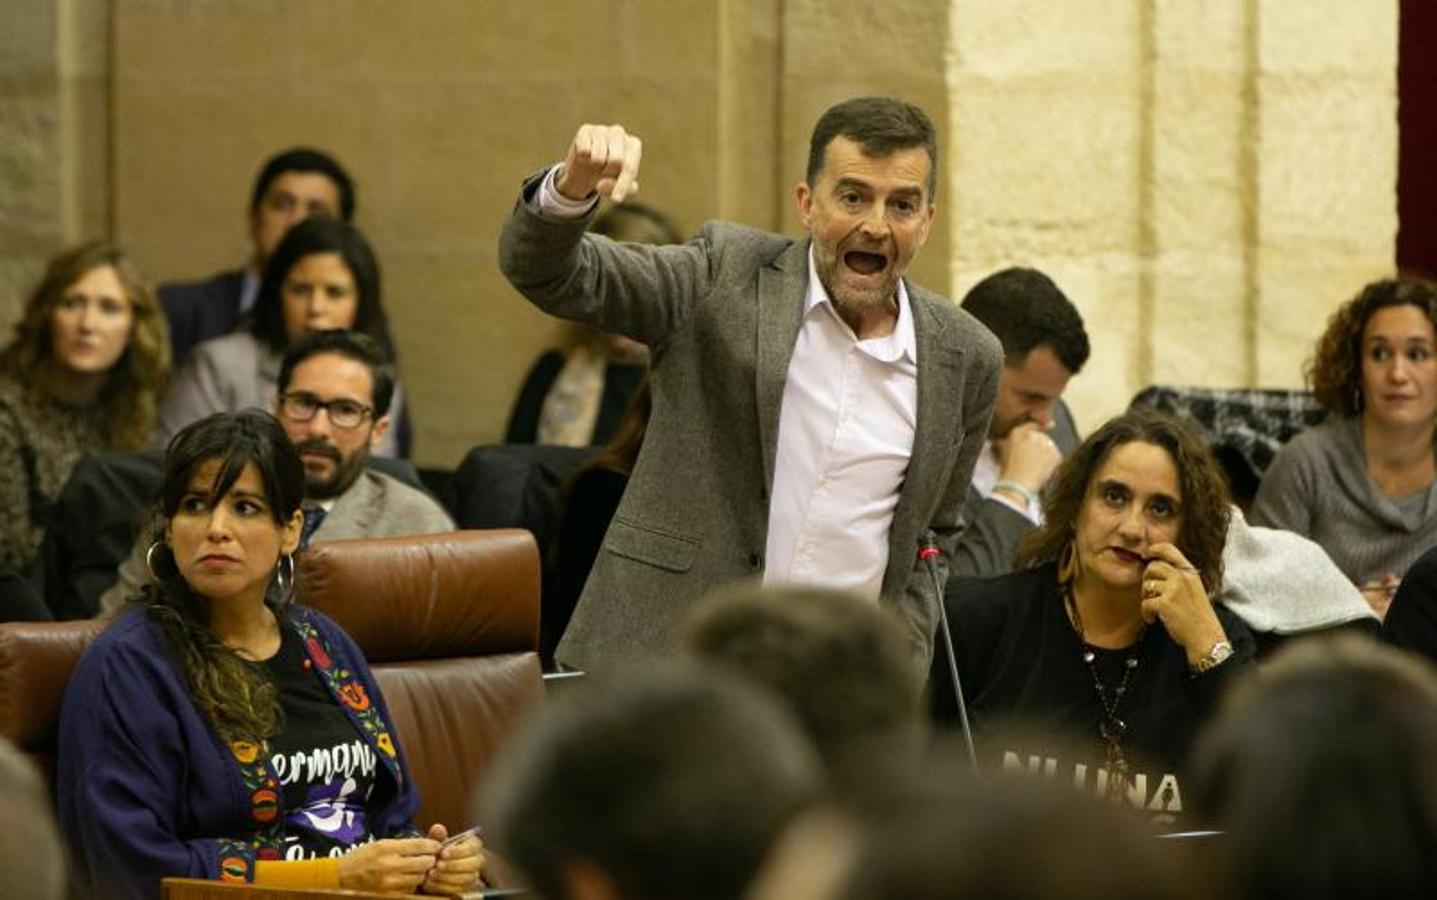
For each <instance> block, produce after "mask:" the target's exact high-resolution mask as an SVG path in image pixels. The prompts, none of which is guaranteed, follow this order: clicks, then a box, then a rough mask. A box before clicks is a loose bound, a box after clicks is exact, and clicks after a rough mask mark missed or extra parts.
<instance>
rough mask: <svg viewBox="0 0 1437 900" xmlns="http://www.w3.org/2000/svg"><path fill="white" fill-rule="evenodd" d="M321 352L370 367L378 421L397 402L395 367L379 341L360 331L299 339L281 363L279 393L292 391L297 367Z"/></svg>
mask: <svg viewBox="0 0 1437 900" xmlns="http://www.w3.org/2000/svg"><path fill="white" fill-rule="evenodd" d="M321 353H334V354H336V355H338V356H343V357H344V358H346V359H352V360H354V361H355V362H357V363H361V364H362V365H363V366H364V367H365V368H367V369H368V370H369V378H370V383H371V384H373V385H374V389H373V390H372V391H371V393H372V394H373V396H372V397H371V398H370V403H371V405H372V406H373V407H374V417H375V418H376V419H378V418H380V417H381V416H383V415H384V414H385V413H387V412H389V404H390V402H391V401H392V400H393V399H394V365H393V364H392V363H391V362H390V361H389V356H388V354H386V353H385V352H384V349H383V348H382V347H380V346H379V342H378V341H376V340H375V339H374V338H372V337H370V336H369V335H367V334H363V333H361V332H358V331H344V330H341V329H334V330H331V331H314V332H311V333H309V334H307V335H305V336H304V337H302V338H300V339H299V341H297V342H296V343H295V345H294V346H293V347H290V348H289V349H288V350H286V351H285V354H284V360H283V361H282V362H281V363H280V366H279V392H280V393H281V394H283V393H284V392H285V391H287V390H289V382H290V379H292V378H293V377H294V370H295V367H296V366H298V365H299V364H300V363H302V362H304V361H305V360H306V359H309V358H310V357H311V356H318V355H319V354H321Z"/></svg>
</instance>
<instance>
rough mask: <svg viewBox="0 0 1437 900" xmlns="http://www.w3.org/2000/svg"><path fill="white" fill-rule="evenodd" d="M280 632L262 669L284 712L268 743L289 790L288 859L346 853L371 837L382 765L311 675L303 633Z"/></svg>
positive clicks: (286, 806)
mask: <svg viewBox="0 0 1437 900" xmlns="http://www.w3.org/2000/svg"><path fill="white" fill-rule="evenodd" d="M280 631H281V634H282V637H281V639H280V649H279V652H278V653H276V654H275V655H274V656H272V657H270V658H269V659H268V660H266V661H265V663H264V665H265V666H266V667H267V668H268V669H269V672H270V675H271V677H272V678H273V679H274V683H275V687H276V688H277V689H278V690H279V699H280V706H281V708H282V709H283V710H284V725H283V727H282V728H281V729H280V732H279V734H277V735H275V736H274V737H273V738H271V739H270V742H269V752H270V761H271V763H272V764H273V766H274V770H275V774H276V775H278V776H279V781H280V784H281V785H282V786H283V791H284V825H285V829H284V830H285V841H284V848H283V854H284V856H283V858H284V859H287V860H295V859H314V858H316V857H326V856H341V855H343V853H344V852H345V851H346V850H348V849H349V848H351V847H353V846H355V845H356V844H361V843H364V842H366V841H368V840H370V829H369V822H368V819H367V816H366V806H367V803H368V800H369V794H370V791H372V790H373V789H374V781H375V778H376V776H377V774H378V772H379V767H380V766H381V765H382V764H383V763H382V761H381V760H380V759H379V753H378V751H376V750H375V749H374V748H373V747H371V746H370V745H369V744H368V743H366V742H365V741H364V739H363V738H362V737H361V736H360V733H359V731H358V730H356V729H355V727H354V726H353V725H352V724H351V723H350V720H349V717H348V716H347V715H346V714H345V712H344V710H343V708H341V707H340V705H339V703H338V701H336V700H335V699H334V695H333V694H331V693H330V692H329V689H328V688H327V687H325V685H324V683H323V682H322V681H321V680H320V677H319V675H318V674H316V673H315V672H314V670H313V667H312V666H311V665H310V660H309V657H308V655H307V654H306V653H305V652H304V645H303V643H302V642H301V641H300V638H299V635H298V634H296V633H295V632H294V630H293V629H291V628H287V627H282V628H281V629H280Z"/></svg>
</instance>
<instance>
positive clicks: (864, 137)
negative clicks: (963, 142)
mask: <svg viewBox="0 0 1437 900" xmlns="http://www.w3.org/2000/svg"><path fill="white" fill-rule="evenodd" d="M836 137H846V138H848V139H849V140H851V141H853V142H855V143H857V144H858V146H860V147H862V148H863V152H864V154H865V155H867V156H887V155H889V154H890V153H893V152H895V151H898V150H907V149H908V148H910V147H922V148H923V149H924V150H926V151H928V202H929V203H932V202H933V200H934V198H935V197H936V196H937V195H938V138H937V136H936V135H935V133H934V130H933V122H932V120H930V119H929V118H928V114H927V113H925V112H924V111H923V110H921V109H919V108H918V107H916V106H914V105H913V104H912V103H905V102H904V101H902V100H895V99H893V98H891V97H855V98H854V99H852V100H845V101H844V102H842V103H839V104H838V105H836V106H830V107H829V108H828V109H827V110H826V111H825V112H824V114H823V115H822V116H819V118H818V122H817V123H816V124H815V125H814V126H813V136H812V137H810V138H809V141H808V174H807V177H806V180H807V181H808V186H809V188H812V187H813V186H814V185H816V184H818V176H819V174H820V173H821V172H822V171H823V157H824V153H825V152H826V151H827V149H828V145H829V144H830V143H831V142H832V141H833V139H834V138H836Z"/></svg>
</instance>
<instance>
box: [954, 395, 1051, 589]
mask: <svg viewBox="0 0 1437 900" xmlns="http://www.w3.org/2000/svg"><path fill="white" fill-rule="evenodd" d="M1049 436H1050V437H1052V439H1053V443H1055V444H1057V445H1058V449H1059V450H1060V451H1062V454H1063V456H1064V457H1065V458H1066V457H1067V455H1068V454H1069V453H1072V452H1073V448H1074V447H1077V446H1078V427H1077V425H1076V424H1074V422H1073V414H1072V412H1070V411H1069V410H1068V405H1067V404H1066V403H1064V402H1063V401H1062V400H1059V401H1058V402H1057V404H1056V405H1055V406H1054V408H1053V430H1052V431H1051V432H1049ZM1035 529H1036V526H1034V525H1033V523H1032V522H1031V521H1029V520H1028V517H1027V516H1025V515H1023V514H1022V513H1020V512H1018V511H1017V510H1015V509H1013V507H1011V506H1009V505H1007V504H1006V503H1003V502H1001V501H999V500H994V499H992V498H989V497H984V496H983V495H982V494H980V493H978V490H977V489H976V488H974V487H972V486H971V485H970V486H969V487H968V498H967V499H966V500H965V501H964V502H963V537H962V538H960V539H959V541H958V548H957V549H956V550H955V551H954V553H953V563H952V565H951V566H950V567H949V570H950V571H949V576H950V577H952V578H959V577H965V576H981V577H985V578H986V577H989V576H993V575H1006V574H1008V573H1009V572H1011V571H1013V557H1014V556H1015V555H1016V554H1017V552H1018V544H1019V543H1020V542H1021V541H1022V540H1023V538H1024V537H1026V536H1027V535H1028V533H1029V532H1032V531H1034V530H1035Z"/></svg>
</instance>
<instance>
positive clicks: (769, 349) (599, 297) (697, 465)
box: [499, 179, 1001, 671]
mask: <svg viewBox="0 0 1437 900" xmlns="http://www.w3.org/2000/svg"><path fill="white" fill-rule="evenodd" d="M536 186H537V181H536V180H534V179H531V180H530V181H529V182H528V183H527V184H526V185H525V192H526V197H522V198H521V200H520V202H519V204H518V205H517V206H516V207H515V210H514V212H513V214H512V215H511V216H510V218H509V220H508V222H507V223H506V224H505V226H504V230H503V233H502V234H501V236H500V240H499V259H500V266H501V268H502V269H503V270H504V273H505V275H506V276H507V277H508V278H509V280H510V282H511V283H513V284H514V286H515V287H517V288H518V289H519V290H520V291H521V292H522V293H523V294H524V295H525V296H526V297H528V298H529V300H531V301H532V302H533V303H534V304H535V305H536V306H538V307H539V308H541V309H543V310H545V311H547V312H550V313H552V314H554V315H558V316H562V317H563V318H567V319H573V320H577V321H581V322H588V323H591V324H595V325H598V326H599V327H601V328H604V329H606V330H608V331H615V332H619V333H622V334H626V335H628V336H630V337H632V338H634V339H636V340H639V341H642V342H644V343H645V344H647V345H648V346H649V348H650V354H651V356H650V359H651V363H652V367H653V383H652V387H653V415H652V418H651V419H650V423H649V427H648V432H647V433H646V435H645V438H644V446H643V450H642V452H641V453H640V454H639V459H638V463H637V465H636V466H635V468H634V473H633V476H632V477H631V478H630V480H629V485H628V489H627V490H626V492H625V494H624V498H623V500H622V501H621V502H620V504H619V508H618V511H617V512H616V513H615V515H614V519H613V522H612V523H611V524H610V526H609V530H608V532H607V534H606V535H605V537H604V543H603V547H602V549H601V550H600V552H599V556H598V559H596V560H595V563H594V568H593V571H592V572H591V573H590V575H589V579H588V582H587V583H586V585H585V588H584V593H583V595H582V596H581V598H580V600H579V605H578V607H577V609H576V610H575V612H574V617H573V619H572V620H571V621H570V623H569V627H568V630H567V632H566V633H565V635H564V638H563V640H562V642H561V643H560V645H559V649H558V653H557V656H558V658H559V659H560V661H562V662H564V663H566V664H568V665H572V666H578V667H581V668H595V667H598V666H601V665H603V664H606V663H612V662H619V661H625V660H630V661H632V660H645V659H653V658H655V657H661V656H666V655H670V654H673V653H675V652H676V651H677V649H678V646H679V638H680V633H681V626H682V621H683V618H684V613H685V612H686V611H687V610H688V608H689V607H690V606H691V605H692V603H693V602H694V601H695V600H697V599H698V598H699V597H700V596H701V595H702V594H703V593H705V592H706V591H707V590H709V589H710V588H712V587H715V586H717V585H720V584H724V583H726V582H729V581H732V580H734V579H738V578H744V577H752V576H754V575H757V574H759V573H760V572H762V570H763V552H764V549H765V546H766V543H767V535H768V499H769V497H768V491H769V485H770V484H771V483H772V480H773V466H774V455H775V452H776V449H777V444H778V421H779V403H780V401H781V399H782V397H783V388H784V382H785V379H786V378H787V373H788V364H789V359H790V357H791V356H792V355H793V347H794V342H795V341H796V340H797V336H798V331H799V327H800V324H801V315H802V311H803V299H804V296H805V292H806V290H807V282H808V248H809V241H808V240H801V241H794V240H792V239H789V238H786V237H783V236H780V235H776V234H771V233H768V232H764V231H758V230H755V229H751V228H744V227H741V226H737V225H731V224H725V223H720V222H714V223H709V224H708V225H705V226H704V228H703V229H702V230H701V231H700V232H699V234H698V236H697V237H696V238H695V239H694V240H692V241H690V242H689V243H687V244H684V245H680V246H666V247H652V246H646V245H633V244H616V243H614V242H612V241H610V240H608V239H607V238H603V237H598V236H594V235H588V234H585V232H584V227H585V225H586V222H585V221H583V220H580V221H576V222H555V221H550V220H546V219H543V218H541V217H540V216H539V215H538V213H537V212H536V211H535V210H534V209H533V202H534V201H533V197H532V194H533V191H534V189H535V187H536ZM908 291H909V298H910V300H911V301H912V308H913V321H914V330H915V333H916V339H917V344H918V421H917V426H916V429H915V433H914V438H913V441H914V443H913V455H912V458H911V460H910V462H909V467H908V473H907V475H906V477H905V479H904V483H903V488H902V490H901V493H900V495H899V500H898V506H897V509H896V510H895V511H894V516H893V524H892V527H891V529H890V531H889V547H888V567H887V570H886V572H885V573H884V577H883V586H882V592H881V597H882V602H883V603H884V604H886V605H888V606H890V607H892V608H894V609H895V610H897V611H898V612H899V614H900V616H901V618H902V620H903V621H904V622H905V623H906V625H907V628H908V631H909V637H910V639H911V641H912V643H913V646H914V651H915V654H916V655H917V656H918V657H919V658H920V660H921V661H922V662H923V664H924V665H925V668H924V671H927V669H926V665H927V660H928V658H929V656H931V654H932V645H933V632H934V628H935V625H936V622H937V615H938V597H937V593H936V591H935V589H934V586H933V583H932V580H931V576H930V575H929V573H928V571H927V569H926V567H925V564H922V563H919V562H918V561H917V553H918V550H919V542H920V539H921V538H922V536H923V534H924V532H926V531H929V530H931V531H932V532H933V533H934V536H935V538H936V540H937V541H938V543H939V546H940V549H942V550H943V551H944V554H947V553H951V551H952V549H953V544H954V542H955V541H956V539H957V536H958V530H959V527H960V518H959V510H960V508H961V506H962V503H963V497H964V494H965V492H966V491H967V489H968V483H969V479H970V478H971V476H972V471H973V463H974V460H976V459H977V454H978V451H979V449H980V448H981V446H982V441H983V440H984V437H985V435H986V433H987V428H988V420H989V418H990V417H991V415H992V412H993V404H994V399H995V397H996V391H997V384H998V372H999V366H1000V364H1001V354H1000V351H999V348H998V342H997V340H996V339H994V338H993V336H992V335H991V334H990V333H989V332H988V331H987V329H985V328H983V326H982V325H980V324H978V322H977V320H975V319H973V318H972V317H971V316H969V315H968V314H967V313H965V312H963V311H962V310H960V309H959V308H958V307H957V306H955V305H953V304H951V303H949V302H948V301H946V300H944V299H943V298H941V297H937V296H935V295H933V294H930V293H928V292H926V291H924V290H922V289H920V288H918V287H916V286H914V285H911V284H910V285H909V286H908ZM946 568H947V566H946V561H945V560H944V559H943V558H942V557H940V558H939V565H938V570H939V583H940V584H941V583H942V581H943V579H944V578H946Z"/></svg>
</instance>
